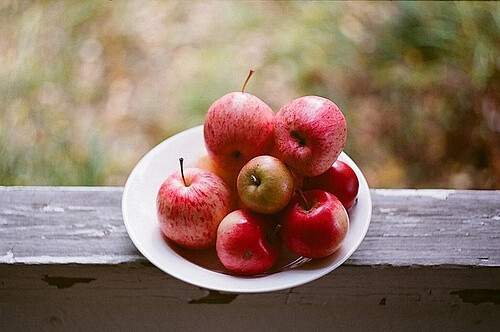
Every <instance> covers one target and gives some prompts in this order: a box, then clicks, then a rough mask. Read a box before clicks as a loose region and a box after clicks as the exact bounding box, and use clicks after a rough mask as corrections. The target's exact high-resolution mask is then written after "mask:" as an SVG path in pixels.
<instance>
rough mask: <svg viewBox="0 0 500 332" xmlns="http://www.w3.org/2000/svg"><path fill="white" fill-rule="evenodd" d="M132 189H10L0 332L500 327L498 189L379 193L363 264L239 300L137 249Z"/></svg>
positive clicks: (4, 217)
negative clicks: (129, 224)
mask: <svg viewBox="0 0 500 332" xmlns="http://www.w3.org/2000/svg"><path fill="white" fill-rule="evenodd" d="M121 195H122V188H107V187H104V188H102V187H98V188H93V187H89V188H85V187H84V188H80V187H78V188H72V187H0V330H1V331H18V330H23V331H24V330H28V331H29V330H37V331H39V330H127V331H129V330H132V331H143V330H174V331H177V330H182V331H199V330H207V329H208V330H215V331H218V330H224V331H225V330H238V331H255V330H259V331H277V330H278V331H280V330H292V331H303V330H310V329H315V330H318V331H332V330H349V331H352V330H373V331H378V330H384V331H385V330H387V329H389V330H401V331H403V330H404V331H419V330H423V329H427V330H429V329H430V330H439V331H443V330H445V331H446V330H450V331H474V330H477V331H485V330H491V331H493V330H499V329H500V269H499V264H500V245H499V244H500V241H499V238H500V224H499V222H500V192H499V191H452V190H385V189H376V190H371V195H372V199H373V216H372V221H371V224H370V228H369V231H368V233H367V235H366V238H365V239H364V241H363V243H362V244H361V246H360V247H359V248H358V250H357V251H356V252H355V253H354V254H353V255H352V256H351V258H350V259H349V260H348V261H347V262H346V263H345V264H343V265H342V266H341V267H339V268H338V269H336V270H334V271H332V272H331V273H329V274H327V275H326V276H324V277H322V278H320V279H318V280H315V281H313V282H310V283H308V284H305V285H302V286H300V287H295V288H292V289H288V290H283V291H278V292H269V293H263V294H228V293H220V292H214V291H208V290H205V289H200V288H198V287H195V286H192V285H189V284H187V283H184V282H181V281H179V280H176V279H174V278H172V277H170V276H169V275H167V274H165V273H163V272H162V271H160V270H159V269H157V268H156V267H154V266H153V265H151V264H150V263H149V262H148V261H147V260H145V259H144V257H143V256H142V255H141V254H140V253H139V252H138V251H137V250H136V249H135V247H134V245H133V244H132V242H131V240H130V239H129V237H128V235H127V232H126V230H125V227H124V225H123V220H122V217H121Z"/></svg>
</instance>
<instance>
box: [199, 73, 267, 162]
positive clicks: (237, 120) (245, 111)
mask: <svg viewBox="0 0 500 332" xmlns="http://www.w3.org/2000/svg"><path fill="white" fill-rule="evenodd" d="M252 73H253V71H250V74H249V75H248V77H247V80H246V81H245V84H244V85H243V88H242V91H241V92H231V93H228V94H226V95H224V96H222V97H221V98H219V99H218V100H216V101H215V102H214V103H213V104H212V105H211V106H210V108H209V109H208V112H207V114H206V116H205V122H204V127H203V136H204V140H205V146H206V148H207V151H208V154H209V155H210V157H211V158H212V159H213V160H214V161H215V163H216V164H217V165H218V166H219V167H221V168H223V169H231V170H237V171H239V170H240V169H241V167H243V165H245V164H246V163H247V162H248V161H249V160H250V159H252V158H253V157H256V156H258V155H261V154H265V153H266V152H267V151H268V150H269V149H270V148H271V147H272V142H273V127H274V112H273V111H272V110H271V108H270V107H269V106H268V105H267V104H266V103H264V102H263V101H262V100H260V99H259V98H257V97H256V96H254V95H252V94H249V93H246V92H244V91H245V86H246V83H247V82H248V79H249V78H250V76H251V74H252Z"/></svg>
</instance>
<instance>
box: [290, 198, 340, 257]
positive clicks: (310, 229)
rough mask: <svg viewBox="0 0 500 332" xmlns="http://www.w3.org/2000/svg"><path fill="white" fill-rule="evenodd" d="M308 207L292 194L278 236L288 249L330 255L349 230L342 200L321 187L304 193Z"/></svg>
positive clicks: (299, 253)
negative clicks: (292, 196) (279, 235)
mask: <svg viewBox="0 0 500 332" xmlns="http://www.w3.org/2000/svg"><path fill="white" fill-rule="evenodd" d="M303 194H304V197H305V198H306V200H307V202H308V204H309V205H310V206H311V207H310V208H309V209H307V207H306V206H305V204H304V202H303V201H302V199H301V198H300V196H299V195H295V196H294V198H292V201H291V202H290V204H289V205H288V207H287V209H286V210H285V211H284V213H283V217H282V223H281V226H282V227H281V237H282V238H283V241H284V242H285V244H286V246H287V247H288V249H290V251H292V252H294V253H295V254H297V255H301V256H304V257H307V258H321V257H326V256H329V255H331V254H333V253H334V252H335V251H337V249H339V248H340V246H341V245H342V241H343V240H344V238H345V237H346V235H347V231H348V229H349V217H348V215H347V212H346V210H345V208H344V206H343V205H342V203H341V202H340V201H339V200H338V199H337V198H336V197H335V196H334V195H333V194H331V193H329V192H327V191H324V190H308V191H304V192H303Z"/></svg>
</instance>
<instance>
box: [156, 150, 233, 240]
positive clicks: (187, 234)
mask: <svg viewBox="0 0 500 332" xmlns="http://www.w3.org/2000/svg"><path fill="white" fill-rule="evenodd" d="M180 163H181V171H180V172H174V173H172V174H171V175H169V176H168V177H167V179H166V180H165V181H164V182H163V184H162V185H161V187H160V189H159V191H158V195H157V199H156V207H157V215H158V221H159V224H160V228H161V231H162V232H163V234H164V235H165V236H166V237H167V238H168V239H170V240H172V241H174V242H176V243H177V244H179V245H180V246H182V247H185V248H190V249H202V248H207V247H210V246H212V245H214V243H215V239H216V236H217V228H218V226H219V223H220V222H221V220H222V219H223V218H224V217H225V216H226V215H227V214H228V213H229V212H230V209H231V192H230V189H229V187H228V186H227V185H226V183H225V182H224V181H223V180H222V179H221V178H220V177H219V176H217V175H216V174H214V173H212V172H208V171H206V170H202V169H200V168H194V167H193V168H186V169H185V170H184V169H183V166H182V158H181V159H180Z"/></svg>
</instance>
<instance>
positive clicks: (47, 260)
mask: <svg viewBox="0 0 500 332" xmlns="http://www.w3.org/2000/svg"><path fill="white" fill-rule="evenodd" d="M137 260H145V259H144V258H143V257H142V256H141V255H94V256H46V255H41V256H25V257H15V258H14V254H13V253H12V251H11V250H9V251H8V252H7V254H6V255H3V256H0V263H3V264H5V263H7V264H12V263H20V264H118V263H128V262H135V261H137Z"/></svg>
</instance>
